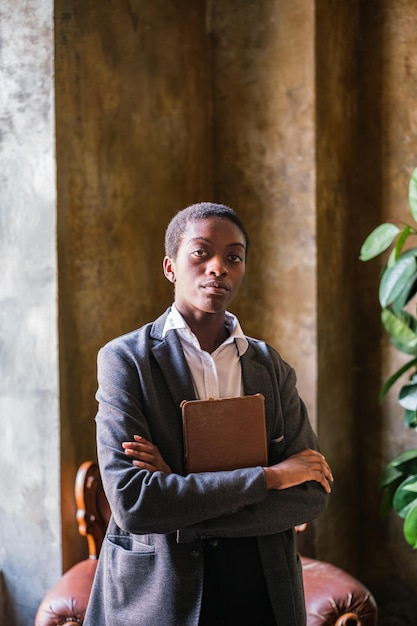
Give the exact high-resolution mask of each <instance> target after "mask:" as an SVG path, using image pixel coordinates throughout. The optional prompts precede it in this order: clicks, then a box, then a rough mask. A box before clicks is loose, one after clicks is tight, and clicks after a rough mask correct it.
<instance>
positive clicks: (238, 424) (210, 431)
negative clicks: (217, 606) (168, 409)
mask: <svg viewBox="0 0 417 626" xmlns="http://www.w3.org/2000/svg"><path fill="white" fill-rule="evenodd" d="M181 409H182V424H183V434H184V464H185V470H186V472H187V474H189V473H190V472H211V471H221V470H233V469H238V468H242V467H255V466H257V465H261V466H265V465H267V464H268V463H267V460H268V455H267V446H266V426H265V399H264V396H263V395H262V394H260V393H258V394H256V395H253V396H238V397H235V398H220V399H211V398H210V399H209V400H184V401H183V402H182V403H181Z"/></svg>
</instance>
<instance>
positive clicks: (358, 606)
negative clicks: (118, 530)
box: [35, 461, 377, 626]
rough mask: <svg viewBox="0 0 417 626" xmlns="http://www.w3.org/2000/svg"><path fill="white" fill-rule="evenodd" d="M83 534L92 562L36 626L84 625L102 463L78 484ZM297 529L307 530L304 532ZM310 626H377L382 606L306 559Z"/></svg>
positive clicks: (50, 600) (60, 586) (50, 602)
mask: <svg viewBox="0 0 417 626" xmlns="http://www.w3.org/2000/svg"><path fill="white" fill-rule="evenodd" d="M75 499H76V503H77V521H78V529H79V532H80V534H81V535H83V536H85V537H86V538H87V541H88V548H89V558H88V559H85V560H84V561H81V562H80V563H77V564H76V565H74V566H73V567H72V568H71V569H69V570H68V571H67V572H66V573H65V574H64V575H63V576H62V577H61V578H60V579H59V580H58V581H57V583H56V584H55V585H54V586H53V587H52V588H51V589H50V590H49V591H48V592H47V594H46V596H45V597H44V599H43V600H42V603H41V605H40V606H39V609H38V612H37V614H36V618H35V626H63V625H65V626H79V625H80V624H82V623H83V619H84V615H85V611H86V608H87V603H88V597H89V595H90V591H91V586H92V583H93V578H94V573H95V570H96V566H97V557H98V555H99V553H100V548H101V544H102V542H103V539H104V535H105V531H106V527H107V524H108V521H109V519H110V508H109V504H108V502H107V500H106V497H105V495H104V491H103V486H102V483H101V479H100V473H99V469H98V465H97V463H95V462H93V461H86V462H85V463H83V464H82V465H81V466H80V468H79V470H78V472H77V476H76V480H75ZM298 530H303V528H302V527H300V528H299V529H298ZM301 562H302V565H303V580H304V591H305V598H306V607H307V626H376V624H377V606H376V603H375V600H374V598H373V596H372V594H371V592H370V591H369V589H367V588H366V587H365V586H364V585H363V584H362V583H361V582H359V581H358V580H357V579H356V578H354V577H353V576H350V575H349V574H348V573H347V572H345V571H343V570H341V569H340V568H338V567H335V566H334V565H331V564H330V563H325V562H323V561H317V560H316V559H310V558H307V557H301Z"/></svg>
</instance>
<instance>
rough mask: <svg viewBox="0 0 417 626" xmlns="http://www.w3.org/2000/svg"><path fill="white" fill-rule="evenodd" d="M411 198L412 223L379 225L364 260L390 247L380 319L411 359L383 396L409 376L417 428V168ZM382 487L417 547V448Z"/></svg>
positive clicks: (394, 464)
mask: <svg viewBox="0 0 417 626" xmlns="http://www.w3.org/2000/svg"><path fill="white" fill-rule="evenodd" d="M408 201H409V208H410V212H411V217H412V219H413V223H403V222H396V221H389V222H385V223H383V224H380V225H379V226H377V227H376V228H375V229H374V230H373V231H372V232H371V233H370V234H369V235H368V237H367V238H366V239H365V241H364V243H363V245H362V248H361V251H360V259H361V260H362V261H369V260H370V259H374V258H375V257H377V256H379V255H380V254H382V253H384V252H385V251H387V250H388V249H389V248H391V252H390V254H389V255H388V258H387V261H386V264H385V267H384V269H383V271H382V274H381V278H380V281H379V302H380V305H381V320H382V324H383V326H384V328H385V330H386V331H387V333H388V334H389V337H390V341H391V343H392V344H393V346H394V347H395V348H396V349H397V350H399V351H400V352H403V353H404V354H407V355H408V356H409V357H410V358H409V359H408V360H407V362H406V363H405V364H404V365H403V366H402V367H400V368H399V369H398V370H397V371H396V372H394V373H393V374H392V376H390V378H389V379H388V380H387V381H386V382H385V384H384V385H383V387H382V389H381V393H380V399H382V398H383V397H384V396H385V395H386V393H387V392H388V391H389V389H390V388H391V387H392V385H393V384H394V383H395V382H396V381H397V380H399V379H400V378H401V377H402V376H405V375H407V382H406V383H405V384H404V385H402V386H401V388H400V390H399V393H398V403H399V405H400V406H401V407H402V408H403V409H404V421H405V425H406V427H407V428H410V429H413V430H417V316H416V305H415V302H414V305H413V302H412V300H413V298H414V297H415V296H416V294H417V247H412V242H413V237H414V238H415V237H416V236H417V168H416V169H415V170H414V172H413V174H412V176H411V179H410V184H409V193H408ZM406 243H407V244H408V245H407V247H406ZM413 309H414V310H413ZM381 488H382V490H383V506H382V508H383V512H384V513H386V512H387V511H389V510H390V509H391V508H392V509H394V511H395V512H396V513H397V514H398V515H399V516H400V517H401V518H403V519H404V524H403V531H404V537H405V539H406V541H407V542H408V543H409V544H410V545H411V546H413V548H417V449H416V448H412V449H409V450H406V451H404V452H402V453H401V454H399V455H398V456H396V457H395V458H394V459H392V461H390V462H389V463H388V465H387V466H386V468H385V471H384V474H383V476H382V479H381Z"/></svg>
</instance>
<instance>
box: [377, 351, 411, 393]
mask: <svg viewBox="0 0 417 626" xmlns="http://www.w3.org/2000/svg"><path fill="white" fill-rule="evenodd" d="M416 364H417V358H415V359H411V361H407V363H405V365H403V366H402V367H400V369H399V370H397V371H396V372H394V374H393V375H392V376H391V377H390V378H388V380H387V381H386V382H385V383H384V385H383V387H382V389H381V391H380V393H379V399H380V400H382V399H383V398H384V397H385V395H386V394H387V392H388V391H389V389H391V387H392V386H393V384H394V383H396V382H397V380H398V379H399V378H400V377H401V376H402V375H403V374H405V372H406V371H407V370H408V369H410V367H412V366H413V365H416Z"/></svg>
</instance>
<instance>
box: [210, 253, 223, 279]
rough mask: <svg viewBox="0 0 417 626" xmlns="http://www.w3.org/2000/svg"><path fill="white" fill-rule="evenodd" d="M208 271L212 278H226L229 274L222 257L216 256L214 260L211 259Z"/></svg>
mask: <svg viewBox="0 0 417 626" xmlns="http://www.w3.org/2000/svg"><path fill="white" fill-rule="evenodd" d="M207 269H208V273H209V274H210V276H216V277H220V276H226V274H227V268H226V266H225V263H224V261H223V259H222V258H221V257H217V256H215V257H213V258H212V259H210V263H209V264H208V268H207Z"/></svg>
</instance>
